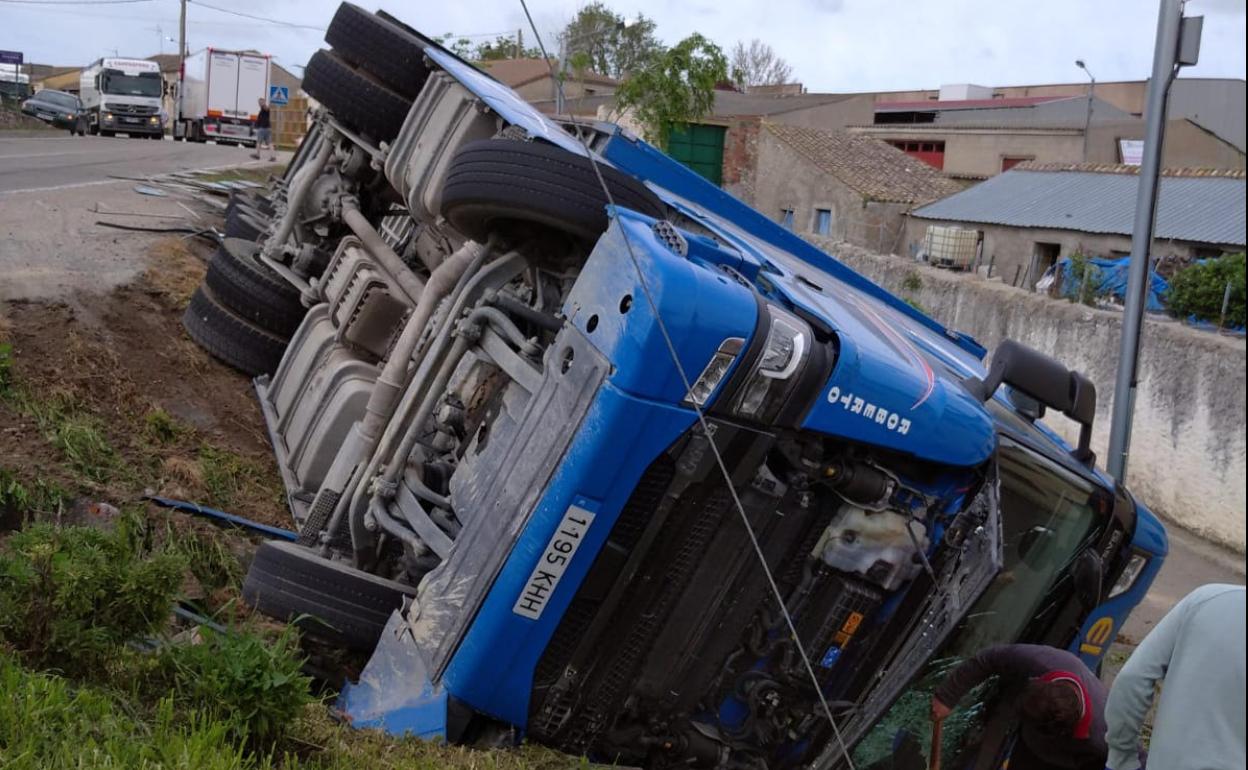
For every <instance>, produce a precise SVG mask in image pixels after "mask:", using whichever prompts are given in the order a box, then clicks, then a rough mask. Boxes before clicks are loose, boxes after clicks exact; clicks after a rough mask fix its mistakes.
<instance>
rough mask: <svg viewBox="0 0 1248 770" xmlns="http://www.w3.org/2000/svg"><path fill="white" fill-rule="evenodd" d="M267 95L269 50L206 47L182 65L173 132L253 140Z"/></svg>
mask: <svg viewBox="0 0 1248 770" xmlns="http://www.w3.org/2000/svg"><path fill="white" fill-rule="evenodd" d="M268 98H269V57H268V56H267V55H265V54H257V53H250V52H247V51H223V50H221V49H218V48H205V49H204V50H202V51H198V52H196V53H193V54H191V55H189V56H187V57H186V63H185V65H184V66H183V67H182V75H181V79H180V83H179V87H178V108H177V109H178V114H177V118H176V119H175V120H174V128H173V137H174V139H184V138H185V139H186V140H187V141H191V142H206V141H208V140H209V139H215V140H216V142H217V144H245V145H251V146H254V145H255V143H256V130H255V126H256V118H257V117H259V114H260V100H261V99H266V100H267V99H268Z"/></svg>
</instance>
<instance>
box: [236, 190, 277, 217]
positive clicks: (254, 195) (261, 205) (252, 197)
mask: <svg viewBox="0 0 1248 770" xmlns="http://www.w3.org/2000/svg"><path fill="white" fill-rule="evenodd" d="M240 207H241V208H242V210H244V211H250V212H254V213H256V214H259V215H260V216H262V217H264V218H266V219H267V218H270V217H272V216H273V212H274V211H276V210H277V209H276V208H274V206H273V203H272V201H270V200H269V199H268V198H267V197H265V196H264V194H263V193H258V192H239V191H237V190H235V191H234V192H232V193H230V200H229V202H228V203H226V204H225V215H226V216H227V217H228V216H229V215H230V212H231V211H233V210H234V209H236V208H240Z"/></svg>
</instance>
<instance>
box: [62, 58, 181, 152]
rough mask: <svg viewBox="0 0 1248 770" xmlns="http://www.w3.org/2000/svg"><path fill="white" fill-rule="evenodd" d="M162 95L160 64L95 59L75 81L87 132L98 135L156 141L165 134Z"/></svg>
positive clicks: (117, 59) (162, 85) (134, 60)
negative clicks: (124, 135)
mask: <svg viewBox="0 0 1248 770" xmlns="http://www.w3.org/2000/svg"><path fill="white" fill-rule="evenodd" d="M164 94H165V81H164V78H162V77H161V76H160V65H159V64H157V63H156V62H154V61H148V60H147V59H124V58H121V57H116V56H113V57H105V58H103V59H97V60H96V61H95V62H94V63H93V64H91V65H90V66H89V67H87V68H86V69H84V70H83V71H82V75H81V76H80V77H79V80H78V98H79V99H81V100H82V109H83V111H84V114H85V116H86V120H87V130H88V131H90V132H91V133H92V134H99V135H100V136H112V135H113V134H127V135H129V136H131V137H144V136H146V137H148V138H151V139H160V138H161V137H163V136H164V135H165V121H164V116H163V115H162V114H161V106H160V105H161V97H163V96H164Z"/></svg>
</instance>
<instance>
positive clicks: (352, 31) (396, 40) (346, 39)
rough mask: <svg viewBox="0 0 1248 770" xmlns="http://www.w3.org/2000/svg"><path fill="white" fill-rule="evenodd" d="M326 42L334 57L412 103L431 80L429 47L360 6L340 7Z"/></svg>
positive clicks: (346, 5)
mask: <svg viewBox="0 0 1248 770" xmlns="http://www.w3.org/2000/svg"><path fill="white" fill-rule="evenodd" d="M325 42H327V43H329V44H330V45H331V46H333V49H334V53H336V54H338V55H339V56H340V57H342V58H343V59H344V60H346V61H348V62H350V63H351V64H354V65H355V66H357V67H359V68H360V69H362V70H365V71H366V72H368V73H370V74H372V75H376V76H377V79H378V80H380V81H381V82H382V83H384V84H385V85H387V86H389V87H390V88H392V89H394V90H395V91H396V92H397V93H399V94H401V95H402V96H405V97H407V98H408V99H413V100H414V99H415V98H416V95H417V94H419V93H420V89H421V87H422V86H424V84H425V79H426V78H427V77H429V68H428V67H426V66H425V46H424V44H423V43H422V42H421V41H420V39H419V38H417V37H416V36H414V35H412V34H411V33H410V32H408V31H407V30H405V29H403V28H402V27H400V26H398V25H397V24H394V23H392V22H389V21H387V20H385V19H383V18H381V17H379V16H377V15H376V14H374V13H371V12H369V11H366V10H364V9H363V8H361V7H359V6H358V5H353V4H351V3H343V4H342V5H339V6H338V11H337V13H335V14H334V20H333V21H331V22H330V23H329V30H328V31H327V32H326V33H325Z"/></svg>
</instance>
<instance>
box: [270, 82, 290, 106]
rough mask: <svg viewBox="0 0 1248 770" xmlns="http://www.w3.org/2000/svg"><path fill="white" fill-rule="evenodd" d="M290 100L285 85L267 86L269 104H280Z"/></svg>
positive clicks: (288, 90) (288, 89)
mask: <svg viewBox="0 0 1248 770" xmlns="http://www.w3.org/2000/svg"><path fill="white" fill-rule="evenodd" d="M289 102H290V88H288V87H287V86H269V104H275V105H277V106H279V107H280V106H282V105H283V104H287V103H289Z"/></svg>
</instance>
